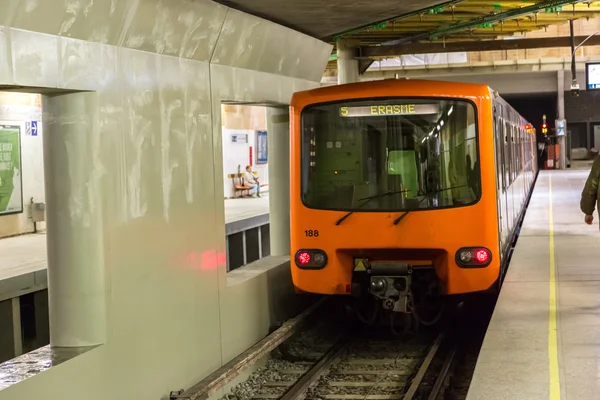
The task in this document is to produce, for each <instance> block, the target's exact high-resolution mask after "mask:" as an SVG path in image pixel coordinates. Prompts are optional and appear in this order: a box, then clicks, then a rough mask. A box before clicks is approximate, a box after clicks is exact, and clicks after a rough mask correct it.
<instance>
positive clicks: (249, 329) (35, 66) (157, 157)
mask: <svg viewBox="0 0 600 400" xmlns="http://www.w3.org/2000/svg"><path fill="white" fill-rule="evenodd" d="M2 9H3V10H5V11H4V14H3V15H4V18H3V19H2V22H3V23H5V24H6V26H3V27H2V28H1V29H0V84H2V85H10V86H20V85H23V86H28V87H42V88H60V89H71V90H86V91H89V92H83V93H78V94H70V93H65V92H62V93H59V94H57V92H56V91H54V93H53V94H51V95H48V96H47V97H45V99H44V107H45V108H44V113H45V114H44V128H45V130H46V139H47V142H48V141H50V142H49V144H48V145H47V146H46V144H45V147H46V151H47V153H51V151H56V152H57V153H51V154H54V156H53V157H52V159H51V160H48V165H50V166H51V168H50V169H48V168H46V175H47V177H48V178H55V177H56V176H58V177H60V178H64V177H65V176H67V177H68V179H63V180H61V181H56V180H54V181H50V182H49V181H48V179H46V182H47V188H49V189H50V190H47V191H46V195H47V203H48V239H49V243H50V247H49V248H53V249H54V250H53V251H54V252H55V254H54V253H53V254H49V263H50V265H49V279H50V282H51V283H53V282H54V283H57V284H58V283H59V282H61V286H62V287H61V290H58V291H57V290H54V291H53V288H55V287H53V285H52V284H51V285H50V303H51V304H50V309H51V327H52V328H51V329H52V332H53V338H52V340H53V341H54V340H58V339H57V338H59V337H60V338H61V339H62V338H65V337H66V338H68V337H69V336H75V333H77V330H78V329H79V328H81V332H83V333H85V334H86V335H87V336H88V337H86V338H89V337H91V338H92V339H93V340H97V341H101V342H102V343H103V344H102V345H101V346H100V347H98V348H96V349H95V350H92V351H89V352H87V353H85V354H83V355H81V356H78V357H76V358H74V359H72V360H69V361H67V362H65V363H63V364H61V365H59V366H58V367H53V368H50V369H49V370H48V371H45V372H43V373H41V374H38V375H36V376H35V377H33V378H30V379H28V380H26V381H23V382H21V383H19V384H17V385H14V386H12V387H9V388H8V389H6V390H3V391H1V392H0V399H2V400H4V399H7V400H8V399H11V400H12V399H34V398H45V399H49V400H52V399H61V400H70V399H73V400H75V399H80V398H82V397H83V398H85V399H87V400H104V399H115V400H120V399H159V398H164V396H166V395H168V393H169V391H170V390H175V389H179V388H185V387H188V386H190V385H192V384H194V383H195V382H197V381H198V380H199V379H201V378H203V377H205V376H206V375H207V374H209V373H210V372H212V371H214V370H215V369H216V368H218V367H219V366H221V365H222V364H223V363H225V362H227V361H229V360H231V359H232V358H233V357H235V356H236V355H237V354H239V353H240V352H241V351H243V350H244V349H246V348H248V347H249V346H250V345H252V344H253V343H255V342H256V341H258V340H259V339H260V338H261V337H263V336H264V335H265V334H267V330H268V327H269V324H271V323H272V322H273V321H275V320H276V319H281V318H283V317H284V316H283V315H275V312H274V311H273V308H272V307H271V304H272V303H274V302H279V303H280V304H286V302H290V301H293V299H294V294H293V292H292V291H291V290H288V291H285V292H284V293H281V292H278V291H277V290H276V286H278V285H281V283H280V282H279V281H278V279H268V277H267V274H262V275H260V276H258V277H256V278H254V279H251V280H249V281H246V282H244V283H243V284H240V285H233V286H231V287H228V285H227V276H226V270H225V269H226V264H225V259H224V254H225V217H224V204H223V203H224V202H223V192H224V188H223V180H222V176H223V160H222V138H221V128H222V122H221V103H222V101H236V102H257V103H262V104H287V103H288V102H289V100H290V98H291V95H292V93H293V92H294V91H296V90H304V89H307V88H311V87H316V86H318V81H319V80H320V78H321V76H322V72H323V70H324V68H325V64H326V62H327V59H328V57H329V54H330V52H331V46H329V45H327V44H324V43H322V42H319V41H317V40H315V39H313V38H310V37H307V36H304V35H301V34H298V33H296V32H294V31H291V30H289V29H286V28H283V27H280V26H278V25H275V24H273V23H270V22H267V21H264V20H261V19H258V18H255V17H252V16H249V15H247V14H244V13H241V12H237V11H234V10H231V9H228V8H227V7H224V6H221V5H217V4H215V3H212V2H209V1H204V0H196V1H188V0H169V1H163V0H131V1H121V2H114V1H112V2H109V1H101V2H87V3H85V4H84V3H72V2H64V1H62V0H44V1H27V2H23V1H19V0H4V1H2ZM19 90H21V89H19ZM75 128H77V129H75ZM58 155H61V156H62V157H63V158H62V161H61V158H60V157H58ZM61 185H63V186H62V187H61ZM51 216H52V218H51ZM52 221H54V225H53V223H52ZM61 229H62V231H61ZM57 233H67V234H65V235H59V234H57ZM77 233H80V234H79V235H77ZM69 249H70V251H71V253H72V254H69V253H68V251H69ZM86 254H87V257H88V261H91V262H88V263H83V262H82V260H83V259H84V257H83V256H84V255H86ZM61 257H62V259H63V260H65V262H64V263H62V264H61V265H60V267H58V268H57V265H56V264H55V261H56V260H60V259H61ZM53 263H54V264H53ZM283 268H285V266H283ZM86 269H89V270H90V273H93V275H92V276H93V277H94V279H87V280H85V281H84V278H83V277H84V276H87V275H86V274H85V271H86ZM69 272H71V274H70V275H69V274H68V273H69ZM61 274H62V275H61ZM283 276H284V277H286V275H285V274H284V275H283ZM78 279H79V281H78ZM286 279H289V277H288V278H286ZM288 283H289V282H288ZM84 289H85V290H87V289H93V291H92V292H86V291H85V290H84ZM65 293H67V294H68V293H72V294H73V297H71V298H70V299H68V298H63V297H64V296H65ZM61 301H65V302H67V301H68V303H65V307H59V305H60V302H61ZM66 305H68V306H69V307H66ZM86 309H92V310H93V312H92V313H86V312H85V310H86ZM286 311H288V312H289V310H288V309H286ZM86 318H87V320H85V319H86ZM82 320H84V321H82ZM90 331H92V332H91V333H90ZM92 333H93V334H92Z"/></svg>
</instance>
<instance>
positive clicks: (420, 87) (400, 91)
mask: <svg viewBox="0 0 600 400" xmlns="http://www.w3.org/2000/svg"><path fill="white" fill-rule="evenodd" d="M349 96H352V97H359V98H361V97H362V98H369V97H370V98H373V97H389V96H418V97H423V96H425V97H427V96H431V97H458V98H472V99H474V98H478V97H489V96H490V87H489V86H488V85H483V84H475V83H464V82H448V81H434V80H421V79H419V80H417V79H415V80H412V79H410V80H408V79H386V80H378V81H365V82H357V83H349V84H344V85H334V86H324V87H320V88H316V89H311V90H306V91H302V92H296V93H294V95H293V97H292V105H295V104H298V105H301V104H309V103H319V102H327V101H336V100H342V99H345V98H348V97H349Z"/></svg>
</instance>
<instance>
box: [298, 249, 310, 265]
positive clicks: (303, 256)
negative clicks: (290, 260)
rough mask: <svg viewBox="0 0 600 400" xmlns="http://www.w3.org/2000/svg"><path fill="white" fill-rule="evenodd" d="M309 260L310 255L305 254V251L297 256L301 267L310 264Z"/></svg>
mask: <svg viewBox="0 0 600 400" xmlns="http://www.w3.org/2000/svg"><path fill="white" fill-rule="evenodd" d="M310 258H311V257H310V253H307V252H306V251H303V252H302V253H300V254H298V262H299V263H300V264H302V265H306V264H308V263H309V262H310Z"/></svg>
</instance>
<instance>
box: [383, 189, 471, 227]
mask: <svg viewBox="0 0 600 400" xmlns="http://www.w3.org/2000/svg"><path fill="white" fill-rule="evenodd" d="M464 186H467V185H460V186H454V187H449V188H444V189H440V190H436V191H434V192H429V193H425V195H424V197H423V198H422V199H421V200H419V202H418V203H417V206H416V207H414V208H411V209H410V210H406V212H405V213H404V214H402V215H401V216H399V217H398V218H396V219H395V220H394V225H398V224H399V223H400V221H402V220H403V219H404V217H406V216H407V215H408V213H409V212H411V211H414V210H416V209H417V208H419V206H420V205H421V203H422V202H423V200H425V199H428V198H429V197H430V196H433V195H434V194H438V193H442V192H445V191H446V190H453V189H459V188H461V187H464Z"/></svg>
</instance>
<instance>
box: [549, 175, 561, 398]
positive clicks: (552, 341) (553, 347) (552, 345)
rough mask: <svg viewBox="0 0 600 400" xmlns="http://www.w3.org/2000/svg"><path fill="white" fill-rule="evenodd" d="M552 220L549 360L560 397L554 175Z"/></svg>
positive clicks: (555, 394) (553, 394)
mask: <svg viewBox="0 0 600 400" xmlns="http://www.w3.org/2000/svg"><path fill="white" fill-rule="evenodd" d="M548 179H549V182H548V190H549V197H550V200H549V207H548V208H549V218H548V219H549V220H550V316H549V319H548V320H549V323H548V360H549V366H550V399H551V400H558V399H560V376H559V371H558V341H557V337H556V264H555V254H554V221H553V218H552V175H550V176H549V178H548Z"/></svg>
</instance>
